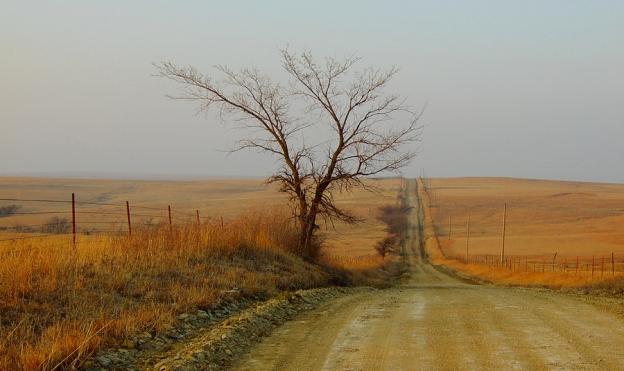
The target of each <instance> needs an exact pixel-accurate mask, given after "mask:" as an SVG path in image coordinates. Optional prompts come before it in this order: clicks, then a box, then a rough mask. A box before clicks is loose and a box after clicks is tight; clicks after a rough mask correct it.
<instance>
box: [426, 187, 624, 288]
mask: <svg viewBox="0 0 624 371" xmlns="http://www.w3.org/2000/svg"><path fill="white" fill-rule="evenodd" d="M418 190H419V191H418V192H419V199H420V202H421V203H422V207H423V210H424V218H425V238H426V243H425V247H426V251H427V254H428V256H429V260H430V261H431V263H433V264H435V265H441V266H444V267H445V268H446V269H448V270H450V271H451V272H455V273H456V274H458V275H459V276H461V277H467V278H469V279H473V280H475V281H481V282H486V283H492V284H497V285H506V286H519V287H541V288H549V289H554V290H566V291H574V292H579V293H590V294H598V295H609V296H623V295H624V277H622V276H615V277H611V276H609V275H606V277H593V278H592V277H591V276H588V275H587V274H571V273H567V272H548V271H546V272H524V271H518V270H516V271H513V270H510V269H508V268H504V267H498V266H486V265H482V264H472V263H466V262H464V261H462V260H458V259H452V258H448V257H446V256H445V254H444V250H445V249H444V247H445V246H444V245H445V242H443V241H440V239H439V238H438V236H437V235H436V232H435V229H434V227H433V225H434V223H433V220H432V215H431V213H430V212H429V210H430V205H431V200H430V195H429V194H428V193H427V190H426V188H425V186H424V184H423V182H422V181H421V180H419V187H418Z"/></svg>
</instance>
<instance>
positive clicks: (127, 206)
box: [126, 201, 132, 236]
mask: <svg viewBox="0 0 624 371" xmlns="http://www.w3.org/2000/svg"><path fill="white" fill-rule="evenodd" d="M126 216H127V217H128V236H132V221H131V220H130V202H128V201H126Z"/></svg>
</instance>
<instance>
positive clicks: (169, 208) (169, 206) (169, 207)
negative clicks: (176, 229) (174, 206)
mask: <svg viewBox="0 0 624 371" xmlns="http://www.w3.org/2000/svg"><path fill="white" fill-rule="evenodd" d="M167 211H168V212H169V226H170V227H171V205H167Z"/></svg>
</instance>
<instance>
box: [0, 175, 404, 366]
mask: <svg viewBox="0 0 624 371" xmlns="http://www.w3.org/2000/svg"><path fill="white" fill-rule="evenodd" d="M369 183H370V185H375V186H376V187H378V189H379V192H378V193H369V192H366V191H362V190H358V191H355V192H354V193H352V194H348V195H347V194H343V195H339V197H338V198H339V200H340V203H341V204H342V205H344V206H345V207H347V208H349V209H351V210H352V211H353V212H354V213H356V214H357V215H358V216H360V217H361V218H363V219H364V222H363V223H362V224H358V225H353V226H350V225H344V224H342V223H337V224H336V225H335V226H330V225H327V226H325V225H321V228H322V229H323V231H324V232H325V235H326V236H325V237H326V241H325V246H326V248H325V251H326V254H325V255H324V256H323V257H322V260H321V261H320V264H311V263H309V262H305V261H303V260H302V259H300V258H298V257H296V256H294V255H293V254H292V253H291V252H290V251H291V249H292V247H293V246H294V245H295V244H296V241H297V236H296V230H295V228H294V226H293V223H292V219H291V218H290V217H289V214H288V211H287V209H285V207H284V206H285V199H284V198H283V197H282V196H281V195H280V194H279V193H277V192H276V191H275V189H272V188H271V187H268V186H266V185H265V184H263V183H262V181H260V180H214V181H193V182H160V181H158V182H157V181H125V180H123V181H122V180H119V181H113V180H75V179H66V180H62V179H59V180H54V179H33V178H0V198H5V199H8V198H13V199H29V200H33V199H36V200H42V199H45V200H60V201H63V200H71V193H72V192H75V193H76V196H77V201H78V204H77V209H76V219H77V225H78V231H79V232H80V233H79V234H78V241H77V245H76V248H75V249H74V248H73V246H72V244H71V242H70V241H71V238H72V237H71V234H57V235H51V236H45V237H43V238H40V237H36V236H39V235H41V234H42V233H43V232H41V231H39V230H37V228H39V227H40V226H41V225H42V224H45V223H46V221H47V220H49V218H50V217H52V216H57V217H64V218H68V219H69V220H71V212H70V211H71V203H66V202H62V203H54V202H53V203H50V202H42V201H36V202H26V201H2V202H0V206H6V205H10V204H17V205H19V206H20V208H19V209H18V210H17V212H16V213H15V215H11V216H7V217H2V218H0V227H2V228H4V229H3V230H0V370H5V369H6V370H13V369H54V368H59V367H61V368H65V367H77V366H80V365H81V364H82V363H83V362H84V361H85V359H86V358H87V357H88V356H89V355H90V354H93V352H95V351H96V350H97V349H99V348H101V347H107V346H119V345H120V344H121V343H123V342H124V341H125V340H127V339H130V338H132V336H134V335H136V334H137V333H142V332H145V331H148V332H150V333H154V334H157V333H162V332H163V331H166V330H167V329H168V328H170V326H171V325H172V324H173V323H174V322H175V318H176V315H177V314H179V313H181V312H187V311H193V310H197V309H210V308H214V307H215V306H217V305H219V304H220V303H222V302H223V301H224V300H236V299H237V298H240V297H248V298H249V297H250V298H263V297H270V296H273V295H275V294H277V293H279V292H280V291H283V290H293V289H301V288H310V287H319V286H327V285H332V284H335V282H336V279H337V276H334V274H335V273H336V272H337V270H338V271H340V270H342V271H344V272H346V273H344V274H346V275H347V276H348V277H349V279H351V280H352V281H354V282H358V281H359V282H365V283H368V284H375V283H379V284H383V283H384V282H385V280H386V279H387V278H388V274H390V273H387V271H385V270H384V271H382V270H380V268H382V267H386V265H385V264H384V263H385V262H383V261H382V259H381V258H380V257H378V256H376V255H375V250H374V245H375V243H376V242H377V241H378V240H380V239H382V238H383V237H385V236H386V235H387V232H386V226H385V225H384V224H382V223H381V222H379V221H378V220H377V218H376V216H377V211H378V208H379V206H382V205H387V204H394V203H395V202H396V200H397V194H398V190H399V187H400V182H399V180H379V181H375V180H371V181H370V182H369ZM126 200H129V201H130V203H131V205H132V206H131V210H132V213H133V214H132V218H133V232H132V236H131V237H129V236H128V233H127V224H126V223H127V221H126V215H125V201H126ZM104 204H105V205H104ZM168 205H171V207H172V210H173V215H172V226H169V225H168V215H167V206H168ZM196 210H199V211H200V213H201V216H202V219H201V225H200V226H198V225H197V224H196V223H197V221H196V218H195V214H194V213H195V211H196ZM48 213H54V214H48ZM148 221H149V223H147V222H148ZM16 227H17V228H16ZM24 228H26V229H28V228H31V230H27V231H24ZM14 237H27V238H24V239H20V240H16V241H9V240H7V239H10V238H14ZM32 237H36V238H32ZM2 240H4V241H2Z"/></svg>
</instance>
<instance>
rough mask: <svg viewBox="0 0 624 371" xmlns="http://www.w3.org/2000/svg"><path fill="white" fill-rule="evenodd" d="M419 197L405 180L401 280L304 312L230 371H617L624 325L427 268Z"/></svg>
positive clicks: (588, 308)
mask: <svg viewBox="0 0 624 371" xmlns="http://www.w3.org/2000/svg"><path fill="white" fill-rule="evenodd" d="M417 191H418V190H417V184H416V182H415V181H409V182H408V186H407V190H406V194H405V196H406V200H407V201H408V202H409V204H410V206H412V209H411V211H410V217H409V228H408V231H407V234H406V236H407V239H406V242H405V245H404V246H403V249H402V251H403V252H404V253H405V254H406V258H407V261H408V262H409V263H410V265H411V267H410V277H409V279H408V280H406V281H405V282H403V283H401V284H400V285H397V286H396V287H393V288H391V289H387V290H379V291H375V292H366V293H360V294H356V295H354V296H351V297H346V298H341V299H338V300H335V301H333V302H329V303H326V304H325V305H324V306H322V307H321V308H319V309H317V310H313V311H310V312H308V313H302V314H301V315H300V316H299V317H298V318H297V319H296V320H295V321H292V322H289V323H287V324H286V325H284V326H282V327H281V328H279V329H277V330H276V331H275V332H274V333H273V334H272V335H271V336H269V337H268V338H266V339H265V340H264V341H263V342H261V343H260V344H258V345H257V346H255V348H253V349H252V350H251V352H250V353H249V354H247V355H246V356H245V357H244V358H243V359H241V360H239V362H238V363H237V364H236V365H235V369H238V370H436V369H438V370H464V369H465V370H500V369H517V370H546V369H548V370H550V369H562V370H563V369H565V370H570V369H591V370H594V369H601V370H602V369H607V370H611V369H612V370H618V369H620V370H622V369H624V320H623V319H622V318H620V317H616V316H615V315H614V314H612V313H610V312H606V311H604V310H602V309H600V308H599V307H596V306H593V305H591V304H588V303H585V302H583V301H580V300H576V299H574V298H571V297H568V296H565V295H561V294H557V293H552V292H548V291H539V290H529V289H513V288H503V287H494V286H484V285H476V284H469V283H466V282H463V281H461V280H459V279H457V278H454V277H451V276H449V275H447V274H445V273H443V272H442V271H440V270H438V269H436V268H435V267H434V266H432V265H430V264H429V263H428V262H427V260H426V255H425V254H424V252H423V248H422V241H423V240H422V233H423V232H422V231H423V229H424V228H423V224H422V223H423V220H424V217H423V216H424V215H423V213H422V209H421V207H420V206H419V202H418V193H417Z"/></svg>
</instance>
